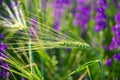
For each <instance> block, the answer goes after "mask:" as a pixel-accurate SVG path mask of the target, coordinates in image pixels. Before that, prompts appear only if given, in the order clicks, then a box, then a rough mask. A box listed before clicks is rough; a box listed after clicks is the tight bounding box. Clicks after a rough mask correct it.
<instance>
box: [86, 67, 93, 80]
mask: <svg viewBox="0 0 120 80" xmlns="http://www.w3.org/2000/svg"><path fill="white" fill-rule="evenodd" d="M86 68H87V72H88V76H89V78H90V80H92V77H91V73H90V69H89V66H86Z"/></svg>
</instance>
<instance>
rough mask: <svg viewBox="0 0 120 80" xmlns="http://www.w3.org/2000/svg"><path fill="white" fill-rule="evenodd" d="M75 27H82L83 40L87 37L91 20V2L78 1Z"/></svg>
mask: <svg viewBox="0 0 120 80" xmlns="http://www.w3.org/2000/svg"><path fill="white" fill-rule="evenodd" d="M77 4H78V5H77V7H76V13H75V18H74V23H73V24H74V26H80V27H81V29H82V38H85V37H86V33H87V24H88V22H89V21H90V19H91V5H90V2H89V1H85V0H77Z"/></svg>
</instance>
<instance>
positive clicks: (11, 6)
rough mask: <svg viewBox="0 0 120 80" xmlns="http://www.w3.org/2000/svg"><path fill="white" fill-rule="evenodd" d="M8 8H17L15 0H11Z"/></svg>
mask: <svg viewBox="0 0 120 80" xmlns="http://www.w3.org/2000/svg"><path fill="white" fill-rule="evenodd" d="M8 6H9V8H11V9H12V8H14V7H15V6H18V1H17V0H12V1H11V2H10V4H9V5H8Z"/></svg>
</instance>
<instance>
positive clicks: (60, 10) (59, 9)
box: [53, 0, 70, 31]
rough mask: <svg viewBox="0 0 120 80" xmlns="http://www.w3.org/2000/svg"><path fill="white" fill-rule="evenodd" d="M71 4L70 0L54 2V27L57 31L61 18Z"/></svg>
mask: <svg viewBox="0 0 120 80" xmlns="http://www.w3.org/2000/svg"><path fill="white" fill-rule="evenodd" d="M69 4H70V1H69V0H56V1H55V4H54V25H53V28H54V30H56V31H59V30H60V20H61V17H62V15H63V14H64V12H65V10H66V8H67V6H68V5H69Z"/></svg>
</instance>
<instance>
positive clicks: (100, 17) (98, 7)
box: [94, 0, 107, 32]
mask: <svg viewBox="0 0 120 80" xmlns="http://www.w3.org/2000/svg"><path fill="white" fill-rule="evenodd" d="M106 8H107V0H97V1H96V3H95V11H96V15H95V23H96V25H95V27H94V30H95V31H96V32H99V31H101V30H102V29H105V28H106V27H107V22H106V21H107V16H106V13H105V10H106Z"/></svg>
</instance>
